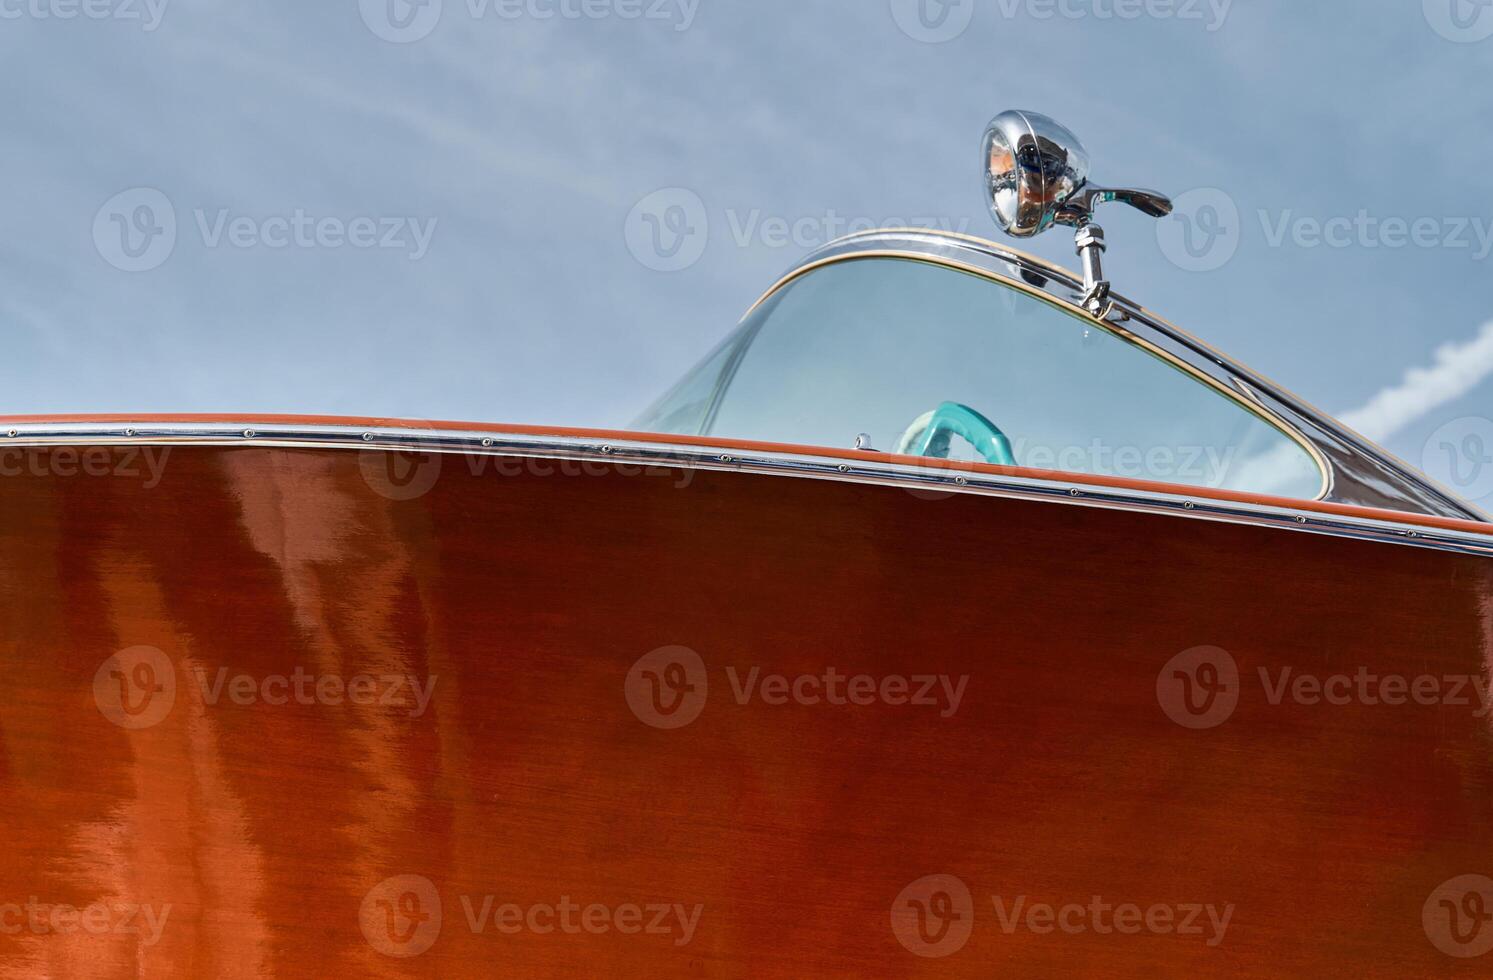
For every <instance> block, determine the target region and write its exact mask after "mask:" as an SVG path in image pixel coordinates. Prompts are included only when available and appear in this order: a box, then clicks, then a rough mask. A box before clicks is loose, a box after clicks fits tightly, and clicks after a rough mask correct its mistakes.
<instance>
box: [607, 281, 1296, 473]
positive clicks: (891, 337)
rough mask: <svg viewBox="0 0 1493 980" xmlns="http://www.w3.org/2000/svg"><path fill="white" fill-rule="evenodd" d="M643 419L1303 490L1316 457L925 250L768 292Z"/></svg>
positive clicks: (1129, 353) (1098, 333)
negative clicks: (861, 438) (926, 255)
mask: <svg viewBox="0 0 1493 980" xmlns="http://www.w3.org/2000/svg"><path fill="white" fill-rule="evenodd" d="M634 427H635V428H637V429H640V430H644V431H651V432H668V433H680V434H698V435H716V436H722V437H726V438H739V439H756V440H764V441H769V442H781V443H794V444H800V445H809V446H830V447H838V448H849V447H850V446H852V445H853V443H854V441H855V439H856V437H857V435H858V434H861V433H865V434H867V435H869V436H870V437H871V445H872V447H874V448H875V449H879V450H883V451H887V452H901V453H906V454H910V455H922V456H933V457H943V458H953V459H965V460H972V461H986V462H991V463H1001V464H1006V465H1016V466H1022V467H1030V468H1033V469H1039V470H1058V471H1063V472H1070V473H1082V474H1094V475H1107V476H1121V477H1130V478H1134V479H1141V480H1152V481H1156V482H1162V483H1173V484H1181V485H1186V486H1196V487H1210V488H1219V489H1229V490H1242V491H1250V492H1255V493H1270V494H1278V495H1281V496H1289V497H1297V498H1303V499H1313V498H1316V497H1318V496H1320V495H1321V493H1322V491H1323V484H1324V477H1323V473H1322V470H1321V469H1320V468H1319V466H1318V465H1317V463H1316V461H1315V459H1314V458H1313V456H1312V455H1311V454H1310V453H1309V452H1308V451H1307V450H1306V449H1305V448H1304V447H1303V446H1302V445H1301V444H1300V443H1298V442H1297V441H1296V440H1295V439H1293V438H1292V437H1291V436H1289V435H1287V434H1286V433H1285V432H1284V431H1283V430H1282V429H1281V428H1280V427H1278V426H1277V425H1275V424H1274V423H1272V422H1270V421H1268V420H1267V419H1266V418H1265V417H1264V416H1262V415H1260V414H1257V413H1256V412H1255V411H1252V410H1251V409H1250V408H1248V407H1247V406H1246V405H1245V404H1243V403H1242V402H1240V401H1239V400H1237V399H1235V398H1234V397H1233V396H1231V395H1230V394H1228V393H1226V392H1225V391H1224V390H1222V389H1220V388H1218V387H1215V386H1214V385H1213V384H1212V383H1210V382H1209V381H1208V380H1206V379H1205V378H1203V377H1202V376H1201V375H1199V374H1195V373H1193V372H1191V371H1189V370H1188V369H1187V368H1185V367H1184V366H1183V365H1181V364H1180V363H1176V362H1173V361H1171V360H1169V359H1167V358H1166V357H1164V356H1162V355H1161V354H1159V353H1153V352H1152V351H1150V350H1148V349H1146V348H1145V347H1142V346H1140V345H1139V344H1137V343H1135V342H1133V341H1131V340H1128V339H1126V338H1125V337H1122V336H1120V335H1119V334H1117V333H1113V332H1111V331H1109V330H1106V329H1104V328H1102V327H1100V326H1099V325H1098V324H1096V323H1095V322H1093V321H1092V320H1088V319H1085V318H1081V317H1079V316H1076V315H1074V314H1072V313H1070V312H1069V311H1067V310H1065V309H1063V308H1061V307H1059V306H1056V305H1054V304H1052V303H1049V302H1047V301H1045V300H1043V299H1041V298H1039V297H1037V296H1034V295H1030V294H1028V293H1025V292H1022V291H1020V290H1018V289H1014V288H1012V287H1010V286H1008V285H1006V284H1004V283H1001V282H998V281H996V280H992V279H987V278H985V277H983V276H978V275H974V274H972V273H967V272H963V271H961V270H958V269H953V268H948V267H945V266H940V265H936V264H932V263H927V262H921V261H913V260H907V259H890V258H864V259H853V260H847V261H842V262H837V263H833V264H831V265H827V266H824V267H822V268H820V269H818V270H816V271H813V272H810V273H808V274H806V275H804V276H802V277H800V278H798V279H795V280H794V281H792V282H791V283H789V284H788V285H786V286H784V287H783V288H782V289H779V290H778V291H777V292H776V293H774V294H773V295H772V296H771V297H769V298H768V299H767V301H766V302H764V303H763V304H762V305H761V306H759V307H758V308H757V309H756V310H755V311H753V313H752V314H751V315H750V316H749V317H748V318H747V319H746V321H744V322H743V323H742V325H741V327H740V328H739V329H738V330H737V331H736V332H735V333H734V334H732V336H731V337H730V338H728V339H727V341H726V343H725V344H723V345H722V346H721V347H720V348H718V349H717V350H716V351H715V352H714V353H713V354H711V355H710V357H708V358H706V360H705V361H704V362H703V363H702V364H701V365H700V367H698V368H696V369H695V370H694V371H693V372H691V373H690V375H688V376H687V377H686V378H685V379H684V380H683V381H682V382H681V383H680V384H679V385H678V386H677V387H675V388H674V390H673V391H671V392H669V393H668V394H667V395H665V396H664V397H663V398H662V399H660V400H659V402H658V403H656V404H655V405H654V406H653V407H651V408H650V409H649V410H648V411H647V412H645V413H644V414H643V416H642V417H640V418H639V419H638V420H637V422H636V423H634Z"/></svg>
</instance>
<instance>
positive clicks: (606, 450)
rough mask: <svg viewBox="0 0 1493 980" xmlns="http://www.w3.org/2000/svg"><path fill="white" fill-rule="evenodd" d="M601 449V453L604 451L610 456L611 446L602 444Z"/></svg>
mask: <svg viewBox="0 0 1493 980" xmlns="http://www.w3.org/2000/svg"><path fill="white" fill-rule="evenodd" d="M601 451H602V452H603V453H605V454H606V455H608V456H610V455H611V454H612V447H611V446H602V447H601Z"/></svg>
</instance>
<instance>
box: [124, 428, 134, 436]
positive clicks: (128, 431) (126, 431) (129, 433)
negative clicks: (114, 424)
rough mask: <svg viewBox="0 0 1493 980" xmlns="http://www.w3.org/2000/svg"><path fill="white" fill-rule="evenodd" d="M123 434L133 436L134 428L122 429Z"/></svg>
mask: <svg viewBox="0 0 1493 980" xmlns="http://www.w3.org/2000/svg"><path fill="white" fill-rule="evenodd" d="M124 434H125V435H127V436H133V435H134V434H135V430H134V429H125V430H124Z"/></svg>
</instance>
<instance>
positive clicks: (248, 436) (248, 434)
mask: <svg viewBox="0 0 1493 980" xmlns="http://www.w3.org/2000/svg"><path fill="white" fill-rule="evenodd" d="M244 438H245V439H253V438H254V430H253V429H245V430H244Z"/></svg>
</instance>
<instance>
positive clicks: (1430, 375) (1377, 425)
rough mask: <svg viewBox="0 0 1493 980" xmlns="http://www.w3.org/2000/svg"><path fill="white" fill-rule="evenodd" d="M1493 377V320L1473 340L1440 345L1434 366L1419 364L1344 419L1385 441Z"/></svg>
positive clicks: (1346, 413) (1343, 417)
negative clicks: (1399, 380)
mask: <svg viewBox="0 0 1493 980" xmlns="http://www.w3.org/2000/svg"><path fill="white" fill-rule="evenodd" d="M1489 375H1493V322H1490V323H1487V324H1484V326H1483V328H1482V330H1480V331H1478V333H1477V336H1475V337H1473V338H1472V339H1471V340H1468V341H1464V342H1461V343H1455V342H1454V343H1448V344H1443V345H1442V346H1440V347H1438V348H1436V354H1435V356H1434V358H1433V359H1432V363H1431V365H1430V366H1429V367H1413V368H1411V369H1410V370H1408V371H1406V372H1405V377H1404V380H1403V381H1401V382H1400V383H1399V384H1397V385H1394V386H1393V387H1389V388H1385V389H1384V390H1383V391H1381V392H1379V393H1378V394H1377V395H1375V396H1374V397H1373V398H1370V399H1369V400H1368V402H1367V403H1366V404H1365V405H1363V407H1361V408H1356V409H1354V410H1353V411H1351V412H1345V413H1344V414H1343V415H1342V416H1341V418H1342V421H1343V422H1344V423H1345V424H1346V425H1349V426H1351V427H1352V428H1354V429H1357V430H1358V431H1359V432H1361V433H1362V434H1363V435H1365V436H1367V437H1368V438H1370V439H1373V440H1375V441H1383V440H1385V439H1388V438H1390V437H1391V436H1393V435H1395V434H1396V433H1398V432H1399V431H1400V430H1402V429H1404V428H1405V427H1406V426H1408V425H1411V424H1412V423H1414V422H1416V421H1418V420H1420V419H1422V418H1424V417H1425V416H1427V415H1429V414H1430V413H1431V412H1434V411H1435V410H1436V409H1438V408H1440V407H1441V406H1442V405H1445V404H1447V403H1448V402H1452V401H1456V400H1457V399H1458V398H1461V397H1462V396H1463V395H1465V394H1467V393H1468V392H1469V391H1471V390H1472V389H1474V388H1476V387H1477V386H1478V385H1479V384H1481V383H1482V382H1483V381H1484V380H1485V379H1486V378H1487V377H1488V376H1489Z"/></svg>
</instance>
